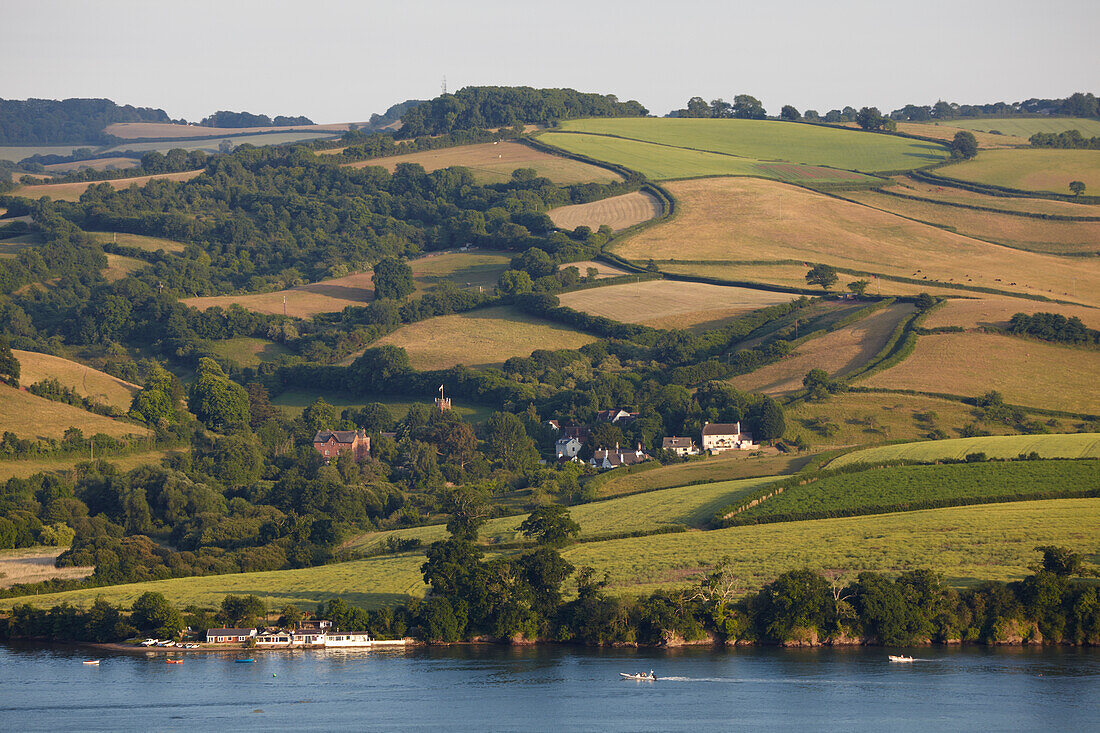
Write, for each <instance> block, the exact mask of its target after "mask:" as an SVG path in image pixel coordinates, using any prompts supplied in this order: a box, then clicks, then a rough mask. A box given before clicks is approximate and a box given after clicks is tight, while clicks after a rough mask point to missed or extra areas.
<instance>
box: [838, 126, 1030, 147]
mask: <svg viewBox="0 0 1100 733" xmlns="http://www.w3.org/2000/svg"><path fill="white" fill-rule="evenodd" d="M852 125H853V126H855V123H854V122H853V123H852ZM963 129H964V128H962V127H952V126H950V125H940V124H938V123H936V124H925V123H922V122H899V123H898V132H904V133H905V134H906V135H920V136H921V137H933V138H935V139H937V140H943V141H944V142H946V143H950V142H951V141H952V140H954V139H955V133H957V132H961V131H962V130H963ZM966 131H967V132H970V133H973V135H974V139H975V140H977V141H978V147H979V148H980V149H982V150H991V149H993V148H1011V147H1015V146H1017V145H1029V144H1030V143H1029V142H1028V139H1027V138H1026V137H1018V136H1016V135H994V134H992V133H989V132H982V131H980V130H966Z"/></svg>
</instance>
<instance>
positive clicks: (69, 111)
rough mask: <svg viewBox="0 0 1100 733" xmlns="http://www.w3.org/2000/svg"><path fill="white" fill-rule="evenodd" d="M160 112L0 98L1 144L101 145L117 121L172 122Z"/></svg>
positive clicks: (107, 103)
mask: <svg viewBox="0 0 1100 733" xmlns="http://www.w3.org/2000/svg"><path fill="white" fill-rule="evenodd" d="M171 121H172V120H171V119H169V118H168V115H167V113H165V111H164V110H162V109H152V108H151V107H131V106H130V105H126V106H124V107H120V106H118V105H117V104H115V103H114V102H112V101H111V100H109V99H65V100H62V101H57V100H53V99H26V100H17V99H0V145H43V144H50V143H58V144H76V143H95V144H103V143H106V142H109V141H111V140H113V139H114V138H112V137H111V136H110V135H107V134H106V133H104V132H103V129H104V128H105V127H107V125H111V124H114V123H116V122H171Z"/></svg>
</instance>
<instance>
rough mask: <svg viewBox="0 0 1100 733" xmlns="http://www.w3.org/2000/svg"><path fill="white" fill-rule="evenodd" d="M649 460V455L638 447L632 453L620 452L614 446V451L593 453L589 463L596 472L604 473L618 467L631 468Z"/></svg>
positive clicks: (617, 447)
mask: <svg viewBox="0 0 1100 733" xmlns="http://www.w3.org/2000/svg"><path fill="white" fill-rule="evenodd" d="M649 459H650V456H649V454H648V453H646V452H645V451H643V450H642V446H640V445H639V446H638V447H637V448H636V449H635V450H632V451H624V450H620V448H619V446H618V445H616V446H615V449H614V450H603V449H601V450H597V451H594V452H593V453H592V458H591V460H590V461H589V463H591V464H592V465H593V466H595V467H596V468H597V469H598V470H601V471H606V470H609V469H612V468H618V467H619V466H633V465H634V464H636V463H642V462H644V461H648V460H649Z"/></svg>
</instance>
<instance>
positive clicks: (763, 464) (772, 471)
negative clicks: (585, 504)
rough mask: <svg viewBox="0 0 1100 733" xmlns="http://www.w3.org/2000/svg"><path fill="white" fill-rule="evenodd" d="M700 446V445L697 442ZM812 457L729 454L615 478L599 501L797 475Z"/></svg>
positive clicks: (601, 489)
mask: <svg viewBox="0 0 1100 733" xmlns="http://www.w3.org/2000/svg"><path fill="white" fill-rule="evenodd" d="M696 443H698V441H696ZM812 458H813V456H812V455H810V454H804V455H790V454H767V455H759V456H754V455H750V454H748V453H745V452H741V451H728V452H726V453H721V454H719V455H717V456H713V457H707V458H703V459H699V460H693V461H689V462H687V463H675V464H672V465H669V466H662V467H660V468H655V469H652V470H650V471H642V472H640V473H624V474H619V475H618V476H614V477H613V478H611V480H609V481H607V482H606V483H603V484H600V486H599V488H598V490H597V491H598V493H599V497H600V498H601V499H606V498H609V497H614V496H621V495H625V494H635V493H639V492H643V491H654V490H657V489H668V488H672V487H676V486H687V485H689V484H693V483H695V482H711V481H736V480H739V479H747V478H763V477H772V476H780V475H783V474H788V473H794V472H795V471H798V470H799V469H801V468H802V467H803V466H804V465H806V464H807V463H809V461H810V460H811V459H812Z"/></svg>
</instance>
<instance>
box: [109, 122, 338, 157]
mask: <svg viewBox="0 0 1100 733" xmlns="http://www.w3.org/2000/svg"><path fill="white" fill-rule="evenodd" d="M208 129H210V130H211V132H210V134H213V135H217V134H219V133H218V132H217V131H216V130H214V128H208ZM234 129H239V128H234ZM263 129H265V130H270V129H272V128H263ZM276 129H277V128H276ZM336 137H338V135H336V134H333V133H332V132H328V131H323V130H320V131H316V132H308V131H306V132H263V133H259V134H256V135H240V136H236V135H234V136H232V137H215V138H208V139H206V140H182V139H178V140H166V141H164V142H151V143H143V142H122V143H119V144H118V145H115V146H114V147H110V148H107V149H105V150H102V151H100V152H104V153H114V152H119V153H124V152H127V151H134V152H138V153H147V152H149V151H150V150H156V151H158V152H161V153H167V152H168V151H169V150H174V149H176V148H180V149H183V150H188V151H191V150H205V151H206V152H208V153H216V152H218V146H219V145H221V142H222V140H225V139H228V140H229V141H230V142H231V143H233V147H237V146H238V145H244V144H246V143H247V144H249V145H255V146H256V147H261V146H264V145H283V144H285V143H300V142H305V141H306V140H318V139H322V138H324V139H332V138H336Z"/></svg>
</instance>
